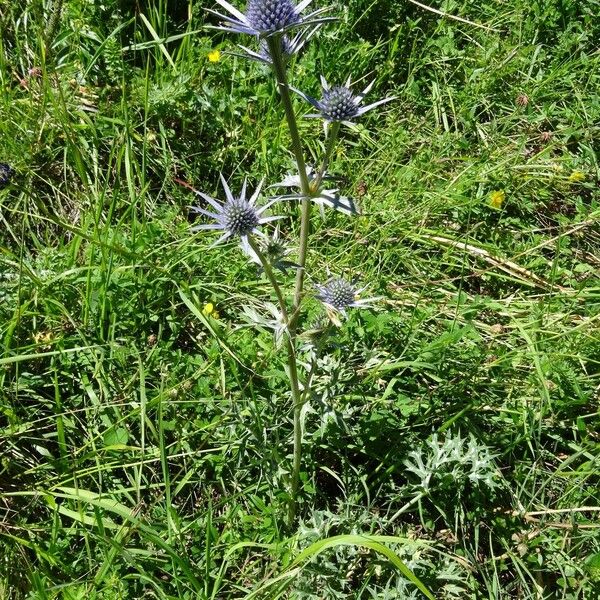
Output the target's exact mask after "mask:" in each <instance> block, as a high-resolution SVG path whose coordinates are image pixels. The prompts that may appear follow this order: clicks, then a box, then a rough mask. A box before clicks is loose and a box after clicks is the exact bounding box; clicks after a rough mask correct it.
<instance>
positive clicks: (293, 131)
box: [267, 36, 312, 332]
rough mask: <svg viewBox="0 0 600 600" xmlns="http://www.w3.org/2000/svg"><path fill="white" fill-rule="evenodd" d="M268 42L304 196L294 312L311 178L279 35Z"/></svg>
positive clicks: (299, 296)
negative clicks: (305, 159) (308, 173)
mask: <svg viewBox="0 0 600 600" xmlns="http://www.w3.org/2000/svg"><path fill="white" fill-rule="evenodd" d="M267 44H268V46H269V53H270V54H271V61H272V63H271V64H272V67H273V73H274V74H275V78H276V80H277V85H278V87H279V94H280V96H281V102H282V104H283V108H284V110H285V118H286V120H287V124H288V128H289V130H290V137H291V139H292V152H293V153H294V157H295V158H296V164H297V166H298V176H299V177H300V189H301V191H302V195H303V196H304V198H302V217H301V219H300V245H299V250H298V269H297V270H296V284H295V288H294V304H293V309H292V313H295V312H296V309H297V308H298V307H299V306H300V302H301V301H302V291H303V288H304V271H305V266H306V256H307V253H308V234H309V231H310V212H311V207H312V204H311V199H310V194H311V191H312V190H311V185H310V181H309V180H308V175H307V173H306V162H305V161H304V154H303V153H302V142H301V140H300V134H299V132H298V123H297V122H296V114H295V113H294V107H293V106H292V99H291V97H290V87H289V84H288V80H287V72H286V70H285V61H284V58H283V53H282V52H281V36H271V37H268V38H267ZM290 330H291V332H293V331H294V330H295V319H294V322H292V323H290Z"/></svg>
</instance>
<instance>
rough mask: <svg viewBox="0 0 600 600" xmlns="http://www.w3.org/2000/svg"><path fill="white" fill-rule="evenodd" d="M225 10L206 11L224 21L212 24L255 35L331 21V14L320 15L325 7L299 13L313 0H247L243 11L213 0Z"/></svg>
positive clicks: (230, 30) (223, 28)
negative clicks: (306, 13) (303, 14)
mask: <svg viewBox="0 0 600 600" xmlns="http://www.w3.org/2000/svg"><path fill="white" fill-rule="evenodd" d="M215 1H216V2H217V4H219V6H221V7H222V8H224V9H225V10H226V11H227V13H228V14H221V13H219V12H217V11H215V10H212V9H207V10H208V12H210V13H212V14H214V15H217V16H218V17H219V18H220V19H222V20H223V24H222V25H219V26H216V27H213V29H220V30H222V31H229V32H232V33H247V34H249V35H256V36H258V37H263V38H264V37H269V36H271V35H275V34H281V33H285V32H286V31H289V30H291V29H294V28H297V27H306V26H309V27H310V26H320V25H322V24H323V23H327V22H329V21H333V20H335V19H333V18H331V17H323V16H321V15H322V14H323V13H324V12H326V11H327V10H329V9H328V8H320V9H317V10H314V11H313V12H311V13H309V14H308V15H305V16H302V15H301V13H302V11H303V10H304V9H305V8H306V7H307V6H308V5H309V4H310V3H311V2H312V0H302V1H301V2H300V3H299V4H297V5H296V4H294V3H293V2H292V0H248V5H247V7H246V12H245V13H243V12H241V11H240V10H238V9H237V8H236V7H235V6H233V5H232V4H230V3H229V2H227V0H215Z"/></svg>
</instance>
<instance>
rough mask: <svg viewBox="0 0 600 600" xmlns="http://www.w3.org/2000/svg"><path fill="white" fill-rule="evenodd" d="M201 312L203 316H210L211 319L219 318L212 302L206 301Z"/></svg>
mask: <svg viewBox="0 0 600 600" xmlns="http://www.w3.org/2000/svg"><path fill="white" fill-rule="evenodd" d="M202 314H203V315H204V316H205V317H212V318H213V319H218V318H219V311H218V310H217V309H216V308H215V305H214V304H213V303H212V302H207V303H206V304H205V305H204V308H203V309H202Z"/></svg>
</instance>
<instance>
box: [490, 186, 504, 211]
mask: <svg viewBox="0 0 600 600" xmlns="http://www.w3.org/2000/svg"><path fill="white" fill-rule="evenodd" d="M505 198H506V194H505V193H504V190H494V191H493V192H492V193H491V194H490V206H491V207H492V208H502V203H503V202H504V199H505Z"/></svg>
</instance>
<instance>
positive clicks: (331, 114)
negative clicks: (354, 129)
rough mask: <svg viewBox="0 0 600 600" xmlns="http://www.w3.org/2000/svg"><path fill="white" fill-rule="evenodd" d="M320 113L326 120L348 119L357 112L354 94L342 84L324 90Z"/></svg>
mask: <svg viewBox="0 0 600 600" xmlns="http://www.w3.org/2000/svg"><path fill="white" fill-rule="evenodd" d="M321 113H322V115H323V117H324V118H325V119H326V120H327V121H350V120H351V119H353V118H354V117H356V115H357V114H358V105H357V104H356V102H355V100H354V94H353V93H352V91H351V90H349V89H348V88H347V87H344V86H343V85H336V86H335V87H332V88H331V89H328V90H324V91H323V99H322V100H321Z"/></svg>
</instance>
